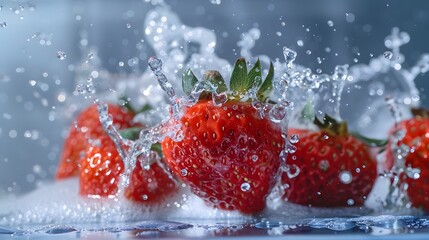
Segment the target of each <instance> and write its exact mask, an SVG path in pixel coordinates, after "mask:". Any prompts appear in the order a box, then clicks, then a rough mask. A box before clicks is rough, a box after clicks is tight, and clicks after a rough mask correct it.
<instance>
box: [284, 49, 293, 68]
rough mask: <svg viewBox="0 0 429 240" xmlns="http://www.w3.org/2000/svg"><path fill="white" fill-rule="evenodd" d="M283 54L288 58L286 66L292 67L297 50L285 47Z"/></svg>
mask: <svg viewBox="0 0 429 240" xmlns="http://www.w3.org/2000/svg"><path fill="white" fill-rule="evenodd" d="M283 55H284V58H285V60H286V66H287V67H288V68H290V67H292V64H293V61H295V58H296V52H295V51H294V50H292V49H290V48H287V47H283Z"/></svg>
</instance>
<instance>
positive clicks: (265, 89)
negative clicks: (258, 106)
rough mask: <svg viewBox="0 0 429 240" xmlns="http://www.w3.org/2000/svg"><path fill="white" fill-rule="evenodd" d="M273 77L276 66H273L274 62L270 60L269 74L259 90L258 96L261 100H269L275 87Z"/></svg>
mask: <svg viewBox="0 0 429 240" xmlns="http://www.w3.org/2000/svg"><path fill="white" fill-rule="evenodd" d="M273 77H274V66H273V63H272V62H270V69H269V70H268V74H267V76H266V77H265V80H264V82H263V83H262V86H261V88H259V91H258V98H259V100H260V101H261V102H265V101H267V99H268V98H269V97H270V94H271V90H272V89H273Z"/></svg>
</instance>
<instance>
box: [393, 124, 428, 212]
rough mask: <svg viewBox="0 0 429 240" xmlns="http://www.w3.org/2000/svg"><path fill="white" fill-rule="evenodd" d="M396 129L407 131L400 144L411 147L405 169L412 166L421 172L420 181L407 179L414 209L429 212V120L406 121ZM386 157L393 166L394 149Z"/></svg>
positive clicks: (408, 191)
mask: <svg viewBox="0 0 429 240" xmlns="http://www.w3.org/2000/svg"><path fill="white" fill-rule="evenodd" d="M395 129H403V130H406V134H405V136H404V138H403V139H402V140H400V141H399V143H398V144H399V145H400V144H405V145H407V146H408V147H410V152H409V153H408V155H407V157H406V159H405V167H408V166H411V167H412V168H419V169H420V171H421V172H420V177H419V178H418V179H412V178H406V182H407V183H408V189H407V194H408V197H409V199H410V201H411V203H412V205H413V206H414V207H417V208H422V209H423V210H424V211H426V212H429V119H428V118H421V117H417V118H412V119H409V120H405V121H402V122H401V123H399V125H398V126H397V128H395ZM392 132H393V131H392ZM388 146H389V147H390V146H391V144H390V143H389V145H388ZM386 157H387V162H388V163H389V166H392V165H393V162H394V160H393V155H392V149H388V151H387V154H386Z"/></svg>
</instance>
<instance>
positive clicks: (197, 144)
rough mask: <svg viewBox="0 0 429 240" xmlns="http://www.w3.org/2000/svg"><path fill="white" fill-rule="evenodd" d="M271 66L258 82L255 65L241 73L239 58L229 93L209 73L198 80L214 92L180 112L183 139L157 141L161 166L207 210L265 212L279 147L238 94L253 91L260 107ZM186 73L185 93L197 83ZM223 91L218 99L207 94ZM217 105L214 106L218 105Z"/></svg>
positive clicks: (278, 138) (270, 128)
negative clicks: (182, 183) (206, 205)
mask: <svg viewBox="0 0 429 240" xmlns="http://www.w3.org/2000/svg"><path fill="white" fill-rule="evenodd" d="M272 71H273V67H272V66H271V68H270V72H269V74H268V75H267V77H266V79H265V80H264V82H262V78H261V72H262V71H261V66H260V63H259V61H258V62H257V63H256V64H255V66H254V67H253V68H252V69H251V70H250V71H249V72H247V65H246V62H245V60H244V59H239V60H237V63H236V65H235V67H234V70H233V72H232V75H231V81H230V88H229V90H230V91H227V90H228V89H227V87H226V85H225V83H224V81H223V78H222V77H221V76H220V74H219V73H218V72H215V71H209V72H208V73H206V74H205V75H204V79H203V80H202V81H207V82H210V84H211V85H213V86H214V87H215V88H216V91H215V92H207V91H205V92H203V93H202V94H201V95H200V98H199V101H198V102H197V103H196V104H195V105H193V106H191V107H187V108H186V109H184V111H185V113H184V115H183V117H182V118H181V123H182V129H181V130H182V133H183V136H184V138H183V140H182V141H180V142H175V141H173V140H172V139H170V138H166V139H165V140H164V141H163V143H162V149H163V153H164V156H165V159H166V162H167V163H168V165H169V166H170V168H171V169H172V171H173V172H174V173H176V175H177V176H179V177H180V178H181V179H182V180H183V181H184V182H185V183H186V184H188V185H189V186H190V187H191V190H192V191H193V192H194V193H195V194H196V195H198V196H199V197H201V198H202V199H204V200H205V201H206V202H207V203H208V204H209V205H210V206H213V207H215V208H220V209H226V210H238V211H240V212H242V213H245V214H253V213H257V212H260V211H262V210H263V209H264V208H265V199H266V197H267V195H268V194H269V193H270V191H271V189H272V187H273V185H274V183H275V180H276V177H277V174H278V172H279V167H280V160H279V154H280V152H281V151H282V150H283V149H284V139H283V138H282V135H281V129H280V127H279V126H278V125H276V124H274V123H273V122H272V121H270V120H269V119H268V118H266V117H261V114H260V112H259V111H258V110H257V109H255V107H254V106H253V105H252V100H253V99H248V100H243V101H242V99H241V97H242V96H246V95H248V91H249V90H250V89H251V88H253V87H255V86H256V87H257V88H258V89H259V90H258V89H257V90H258V91H257V93H258V94H257V96H258V97H259V101H261V102H262V104H265V101H266V100H267V98H268V97H267V96H268V95H269V93H270V91H269V90H270V87H269V85H271V80H272V77H273V73H272ZM191 73H192V72H190V71H187V72H186V74H184V77H183V84H182V85H183V87H184V90H185V92H188V93H190V94H192V89H193V86H194V85H195V84H197V83H198V80H196V78H195V77H194V76H193V74H191ZM220 93H224V94H226V98H225V99H224V100H223V101H217V100H216V99H215V101H212V100H213V99H212V96H214V97H216V96H218V95H217V94H220ZM219 102H220V103H219Z"/></svg>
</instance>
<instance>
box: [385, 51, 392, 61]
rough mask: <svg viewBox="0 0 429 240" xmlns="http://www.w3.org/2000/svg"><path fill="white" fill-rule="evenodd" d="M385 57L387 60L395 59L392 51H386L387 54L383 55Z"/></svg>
mask: <svg viewBox="0 0 429 240" xmlns="http://www.w3.org/2000/svg"><path fill="white" fill-rule="evenodd" d="M383 56H384V57H385V58H386V59H389V60H391V59H392V57H393V53H392V52H391V51H386V52H384V53H383Z"/></svg>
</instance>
